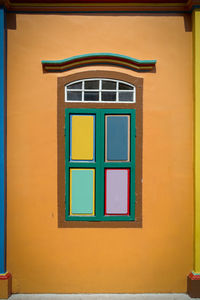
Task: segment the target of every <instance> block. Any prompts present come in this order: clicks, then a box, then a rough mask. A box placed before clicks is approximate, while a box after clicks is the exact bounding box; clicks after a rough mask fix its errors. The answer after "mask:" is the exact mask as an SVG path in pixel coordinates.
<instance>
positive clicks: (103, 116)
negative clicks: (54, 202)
mask: <svg viewBox="0 0 200 300" xmlns="http://www.w3.org/2000/svg"><path fill="white" fill-rule="evenodd" d="M65 151H66V156H65V157H66V162H65V165H66V170H65V174H66V175H65V176H66V181H65V182H66V186H65V190H66V195H65V197H66V201H65V204H66V206H65V207H66V208H65V209H66V216H65V217H66V220H82V221H83V220H87V221H106V220H108V221H111V220H112V221H119V220H123V221H126V220H127V221H128V220H132V221H133V220H134V219H135V213H134V207H135V110H130V109H124V110H121V109H69V108H66V109H65Z"/></svg>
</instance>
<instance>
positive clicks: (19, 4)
mask: <svg viewBox="0 0 200 300" xmlns="http://www.w3.org/2000/svg"><path fill="white" fill-rule="evenodd" d="M0 6H4V7H5V8H6V9H7V11H11V12H12V11H15V12H52V13H53V12H58V13H59V12H61V13H62V12H63V13H65V12H66V13H82V12H83V13H87V12H88V13H101V12H102V13H134V12H139V13H143V12H145V13H148V12H149V13H154V12H161V13H162V12H163V13H165V12H167V13H170V12H173V13H174V12H175V13H176V12H178V13H179V12H191V11H192V10H193V9H194V8H200V0H187V1H186V0H169V1H164V0H153V1H150V0H141V1H133V0H126V1H125V2H122V1H119V0H109V1H106V0H100V1H94V0H87V2H85V1H83V0H75V1H74V0H59V1H54V0H0Z"/></svg>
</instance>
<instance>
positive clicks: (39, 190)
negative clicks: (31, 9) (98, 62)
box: [7, 14, 193, 293]
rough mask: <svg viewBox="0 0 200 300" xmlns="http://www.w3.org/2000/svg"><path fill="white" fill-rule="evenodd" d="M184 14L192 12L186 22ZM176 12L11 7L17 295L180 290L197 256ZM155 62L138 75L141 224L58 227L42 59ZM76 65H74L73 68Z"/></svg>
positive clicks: (181, 34)
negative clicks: (17, 10) (107, 55)
mask: <svg viewBox="0 0 200 300" xmlns="http://www.w3.org/2000/svg"><path fill="white" fill-rule="evenodd" d="M186 21H187V20H186ZM186 23H188V22H185V19H184V17H183V16H178V15H166V16H164V15H150V16H145V15H139V16H136V15H135V16H131V15H127V16H125V15H122V16H119V15H117V16H115V15H110V16H106V15H98V16H97V15H85V16H83V15H31V14H29V15H26V14H22V15H17V16H16V29H10V30H8V163H7V166H8V220H7V221H8V241H7V242H8V250H7V261H8V271H9V272H11V273H12V275H13V292H20V293H104V292H107V293H142V292H145V293H147V292H149V293H151V292H185V291H186V276H187V274H188V273H189V272H190V271H191V270H192V263H193V262H192V257H193V238H192V235H193V231H192V230H193V173H192V172H193V168H192V163H193V161H192V154H193V147H192V142H193V140H192V139H193V136H192V130H193V96H192V33H191V31H188V28H186V27H187V26H185V24H186ZM96 52H111V53H119V54H123V55H128V56H131V57H134V58H137V59H157V68H156V72H155V73H137V72H134V71H131V70H125V69H121V68H112V67H103V66H102V67H95V68H93V67H88V68H83V69H81V70H83V71H85V70H92V69H99V70H102V69H104V70H115V71H120V72H124V73H127V74H130V75H133V76H138V77H142V78H144V91H143V109H144V112H143V114H144V115H143V116H144V121H143V126H144V127H143V228H140V229H137V228H63V229H61V228H60V229H59V228H58V226H57V77H58V76H65V75H67V74H72V73H75V72H76V71H75V70H74V71H69V72H65V73H62V74H61V73H58V74H57V73H54V74H44V73H43V72H42V65H41V60H43V59H55V60H56V59H64V58H67V57H71V56H73V55H79V54H85V53H96ZM79 71H80V70H79Z"/></svg>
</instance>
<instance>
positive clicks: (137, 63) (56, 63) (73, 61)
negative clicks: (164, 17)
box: [42, 53, 156, 72]
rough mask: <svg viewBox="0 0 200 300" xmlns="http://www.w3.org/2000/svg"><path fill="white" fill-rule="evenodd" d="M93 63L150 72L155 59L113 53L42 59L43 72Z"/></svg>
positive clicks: (61, 70)
mask: <svg viewBox="0 0 200 300" xmlns="http://www.w3.org/2000/svg"><path fill="white" fill-rule="evenodd" d="M94 65H109V66H118V67H122V68H127V69H131V70H134V71H137V72H150V71H153V70H154V69H155V65H156V60H139V59H135V58H132V57H129V56H126V55H120V54H115V53H89V54H83V55H77V56H72V57H69V58H66V59H63V60H43V61H42V66H43V71H44V72H65V71H68V70H71V69H75V68H80V67H86V66H94Z"/></svg>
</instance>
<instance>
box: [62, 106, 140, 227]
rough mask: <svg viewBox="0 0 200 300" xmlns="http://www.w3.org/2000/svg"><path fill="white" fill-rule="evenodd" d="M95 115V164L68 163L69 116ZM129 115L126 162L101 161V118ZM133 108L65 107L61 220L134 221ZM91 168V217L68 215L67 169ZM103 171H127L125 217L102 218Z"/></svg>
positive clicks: (102, 132) (103, 129) (102, 140)
mask: <svg viewBox="0 0 200 300" xmlns="http://www.w3.org/2000/svg"><path fill="white" fill-rule="evenodd" d="M71 114H75V115H79V114H80V115H95V120H96V122H95V124H96V126H95V149H96V151H95V161H94V162H79V161H76V162H75V161H70V115H71ZM106 115H129V116H130V141H129V142H130V161H128V162H105V116H106ZM135 115H136V113H135V109H101V108H97V109H96V108H95V109H85V108H81V109H79V108H65V220H66V221H93V222H94V221H135V147H136V145H135V138H136V125H135V123H136V119H135ZM73 168H79V169H88V168H91V169H95V214H94V216H93V215H91V216H87V215H86V216H83V215H70V169H73ZM105 169H129V172H130V176H129V189H130V190H129V215H105V214H104V209H105V207H104V206H105V199H104V194H105V192H104V190H105Z"/></svg>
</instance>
